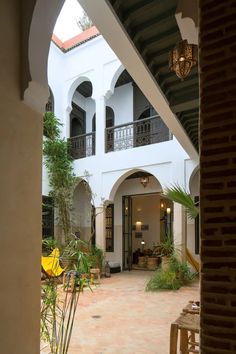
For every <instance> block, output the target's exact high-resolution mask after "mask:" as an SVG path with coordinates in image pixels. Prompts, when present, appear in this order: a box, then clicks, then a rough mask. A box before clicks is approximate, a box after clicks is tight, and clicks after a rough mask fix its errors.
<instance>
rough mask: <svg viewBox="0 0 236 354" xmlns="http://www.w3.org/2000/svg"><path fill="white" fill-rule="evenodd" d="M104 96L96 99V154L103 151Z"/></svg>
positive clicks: (100, 153)
mask: <svg viewBox="0 0 236 354" xmlns="http://www.w3.org/2000/svg"><path fill="white" fill-rule="evenodd" d="M105 100H106V99H105V97H104V96H100V97H98V98H97V99H96V155H102V154H104V153H105V127H106V125H105V122H106V118H105V107H106V103H105Z"/></svg>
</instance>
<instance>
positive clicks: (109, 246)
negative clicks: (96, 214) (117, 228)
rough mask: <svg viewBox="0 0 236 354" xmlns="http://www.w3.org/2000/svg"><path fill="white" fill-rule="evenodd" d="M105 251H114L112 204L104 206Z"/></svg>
mask: <svg viewBox="0 0 236 354" xmlns="http://www.w3.org/2000/svg"><path fill="white" fill-rule="evenodd" d="M105 219H106V252H114V205H113V204H109V205H108V206H107V207H106V215H105Z"/></svg>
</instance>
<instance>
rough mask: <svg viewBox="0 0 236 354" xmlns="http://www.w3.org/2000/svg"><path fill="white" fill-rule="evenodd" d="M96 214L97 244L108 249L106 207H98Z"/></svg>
mask: <svg viewBox="0 0 236 354" xmlns="http://www.w3.org/2000/svg"><path fill="white" fill-rule="evenodd" d="M95 215H96V246H97V247H99V248H101V249H103V250H104V251H106V242H105V208H104V207H103V206H102V207H97V208H96V209H95Z"/></svg>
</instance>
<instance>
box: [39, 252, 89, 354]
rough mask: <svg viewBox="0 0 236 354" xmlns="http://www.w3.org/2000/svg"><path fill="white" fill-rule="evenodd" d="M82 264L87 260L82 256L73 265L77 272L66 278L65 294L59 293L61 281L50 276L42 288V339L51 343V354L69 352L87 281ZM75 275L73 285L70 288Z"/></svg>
mask: <svg viewBox="0 0 236 354" xmlns="http://www.w3.org/2000/svg"><path fill="white" fill-rule="evenodd" d="M81 262H83V266H85V262H86V259H85V258H82V255H81V257H78V259H77V263H76V264H74V268H75V270H74V271H73V272H70V273H69V276H68V277H66V279H67V282H66V284H65V285H64V288H65V290H66V291H65V292H64V293H63V294H62V293H60V291H59V282H58V280H57V279H56V278H54V277H50V276H48V277H47V279H46V281H45V283H44V285H43V286H42V302H41V340H42V341H44V342H46V343H49V345H50V350H51V353H52V354H67V352H68V349H69V344H70V339H71V334H72V329H73V325H74V318H75V312H76V309H77V306H78V301H79V295H80V293H81V291H82V290H83V286H84V283H85V281H86V279H84V278H83V277H82V274H81V272H80V269H81ZM87 268H88V265H87ZM72 276H73V278H74V283H73V284H74V285H73V286H72V288H71V284H70V281H71V277H72ZM69 289H70V290H71V291H69Z"/></svg>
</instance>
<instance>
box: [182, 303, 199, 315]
mask: <svg viewBox="0 0 236 354" xmlns="http://www.w3.org/2000/svg"><path fill="white" fill-rule="evenodd" d="M183 312H185V313H192V314H199V312H200V307H199V301H189V303H188V304H187V305H186V306H185V307H184V308H183Z"/></svg>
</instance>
